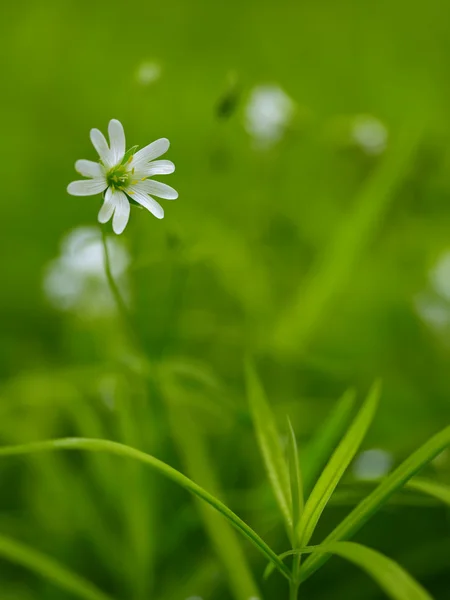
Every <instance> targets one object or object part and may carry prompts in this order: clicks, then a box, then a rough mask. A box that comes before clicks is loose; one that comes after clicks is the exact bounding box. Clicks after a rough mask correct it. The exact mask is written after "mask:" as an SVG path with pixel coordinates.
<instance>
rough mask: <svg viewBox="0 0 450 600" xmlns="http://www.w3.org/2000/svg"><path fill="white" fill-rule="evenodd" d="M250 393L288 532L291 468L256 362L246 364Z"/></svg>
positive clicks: (254, 417) (248, 392)
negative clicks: (255, 367)
mask: <svg viewBox="0 0 450 600" xmlns="http://www.w3.org/2000/svg"><path fill="white" fill-rule="evenodd" d="M245 371H246V384H247V395H248V401H249V404H250V410H251V413H252V418H253V423H254V426H255V432H256V437H257V440H258V444H259V448H260V451H261V454H262V456H263V459H264V465H265V467H266V471H267V475H268V477H269V480H270V483H271V485H272V489H273V491H274V494H275V498H276V500H277V503H278V506H279V508H280V511H281V514H282V515H283V518H284V521H285V524H286V528H287V531H288V533H289V535H290V534H291V531H292V511H291V502H290V497H291V491H290V486H289V470H288V467H287V464H286V460H285V457H284V453H283V449H282V447H281V443H280V435H279V433H278V430H277V426H276V423H275V418H274V416H273V413H272V410H271V408H270V406H269V403H268V402H267V399H266V396H265V394H264V390H263V388H262V385H261V382H260V381H259V378H258V376H257V374H256V371H255V369H254V368H253V366H252V365H251V364H250V363H249V362H248V363H247V364H246V370H245Z"/></svg>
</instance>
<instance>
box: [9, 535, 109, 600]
mask: <svg viewBox="0 0 450 600" xmlns="http://www.w3.org/2000/svg"><path fill="white" fill-rule="evenodd" d="M0 556H2V557H3V558H6V559H8V560H10V561H11V562H13V563H15V564H17V565H21V566H22V567H25V568H27V569H30V570H31V571H34V573H37V574H38V575H41V576H42V577H44V578H45V579H48V580H50V581H52V582H53V583H54V584H55V585H57V586H59V587H60V588H62V589H64V590H66V591H68V592H71V593H72V594H73V595H74V596H77V597H78V598H83V599H84V600H112V598H111V596H107V595H106V594H105V593H104V592H102V591H100V590H99V589H98V588H97V587H96V586H95V585H94V584H93V583H91V582H90V581H87V580H86V579H84V578H83V577H80V576H79V575H77V574H75V573H72V571H69V569H67V568H66V567H63V566H62V565H60V564H59V563H58V562H56V561H55V560H53V559H52V558H49V557H48V556H46V555H45V554H41V552H38V551H37V550H34V549H33V548H29V547H28V546H26V545H24V544H22V543H20V542H17V541H16V540H12V539H10V538H8V537H5V536H3V535H0Z"/></svg>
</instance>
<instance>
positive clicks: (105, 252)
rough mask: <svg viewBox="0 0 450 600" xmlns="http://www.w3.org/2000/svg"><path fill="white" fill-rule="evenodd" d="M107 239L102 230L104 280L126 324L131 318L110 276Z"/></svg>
mask: <svg viewBox="0 0 450 600" xmlns="http://www.w3.org/2000/svg"><path fill="white" fill-rule="evenodd" d="M107 239H108V238H107V236H106V232H105V230H104V229H103V228H102V241H103V257H104V264H105V273H106V279H107V280H108V285H109V288H110V290H111V293H112V295H113V297H114V300H115V302H116V304H117V308H118V309H119V312H120V315H121V317H122V318H123V320H124V321H125V322H126V323H130V321H131V318H130V315H129V313H128V309H127V307H126V304H125V302H124V299H123V298H122V295H121V293H120V291H119V288H118V286H117V283H116V281H115V279H114V276H113V274H112V271H111V262H110V259H109V250H108V244H107Z"/></svg>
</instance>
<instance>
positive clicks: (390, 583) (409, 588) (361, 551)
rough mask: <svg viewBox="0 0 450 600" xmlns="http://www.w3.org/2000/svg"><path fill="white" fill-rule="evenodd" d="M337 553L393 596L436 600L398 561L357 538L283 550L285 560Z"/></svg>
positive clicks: (405, 599)
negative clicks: (298, 556) (296, 556)
mask: <svg viewBox="0 0 450 600" xmlns="http://www.w3.org/2000/svg"><path fill="white" fill-rule="evenodd" d="M311 553H312V554H313V555H315V556H319V555H320V554H323V553H326V554H336V555H337V556H340V557H341V558H345V559H346V560H348V561H349V562H352V563H353V564H355V565H356V566H358V567H360V568H361V569H362V570H363V571H365V572H366V573H367V574H368V575H369V576H370V577H372V579H374V580H375V581H376V582H377V583H378V585H379V586H380V587H381V589H382V590H383V591H384V592H386V594H387V595H388V596H389V598H392V600H433V599H432V597H431V596H430V594H429V593H428V592H427V591H426V590H425V589H424V588H423V587H422V586H421V585H420V583H418V582H417V581H416V580H415V579H414V578H413V577H411V575H410V574H409V573H408V572H407V571H405V569H404V568H403V567H401V566H400V565H399V564H398V563H396V562H395V561H394V560H392V559H391V558H388V557H387V556H385V555H384V554H381V552H377V551H376V550H373V549H372V548H368V547H367V546H363V545H361V544H356V543H355V542H333V543H331V544H327V545H324V546H322V545H321V546H312V547H310V548H308V547H306V548H301V549H299V550H291V551H289V552H285V553H284V554H281V555H280V556H279V558H280V559H281V560H283V559H284V558H286V557H287V556H289V555H296V554H311ZM272 571H273V568H272V565H269V566H268V567H267V569H266V571H265V573H264V577H265V578H267V577H268V576H269V575H270V573H271V572H272Z"/></svg>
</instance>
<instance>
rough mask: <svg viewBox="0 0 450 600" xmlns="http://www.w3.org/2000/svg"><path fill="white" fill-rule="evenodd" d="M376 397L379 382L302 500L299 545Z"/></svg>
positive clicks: (357, 443) (365, 424)
mask: <svg viewBox="0 0 450 600" xmlns="http://www.w3.org/2000/svg"><path fill="white" fill-rule="evenodd" d="M379 397H380V384H379V383H375V384H374V385H373V386H372V389H371V390H370V392H369V394H368V396H367V398H366V400H365V402H364V404H363V405H362V407H361V409H360V411H359V413H358V414H357V415H356V417H355V419H354V421H353V423H352V424H351V426H350V428H349V430H348V432H347V433H346V435H345V436H344V438H343V440H342V441H341V443H340V444H339V446H338V447H337V448H336V450H335V452H334V453H333V455H332V457H331V458H330V460H329V461H328V464H327V466H326V467H325V469H324V470H323V472H322V474H321V476H320V477H319V479H318V481H317V483H316V485H315V486H314V489H313V491H312V492H311V494H310V496H309V498H308V500H307V502H306V504H305V509H304V511H303V514H302V516H301V519H300V523H299V527H298V540H299V545H300V546H306V545H307V544H308V542H309V540H310V539H311V536H312V534H313V532H314V529H315V528H316V525H317V522H318V521H319V519H320V516H321V514H322V512H323V510H324V508H325V506H326V505H327V503H328V500H329V499H330V497H331V495H332V494H333V492H334V490H335V489H336V486H337V484H338V483H339V481H340V479H341V477H342V475H343V474H344V472H345V470H346V469H347V467H348V465H349V464H350V462H351V460H352V459H353V457H354V456H355V454H356V452H357V451H358V448H359V446H360V444H361V442H362V440H363V439H364V436H365V435H366V432H367V430H368V428H369V426H370V424H371V422H372V420H373V417H374V415H375V411H376V408H377V406H378V400H379Z"/></svg>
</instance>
